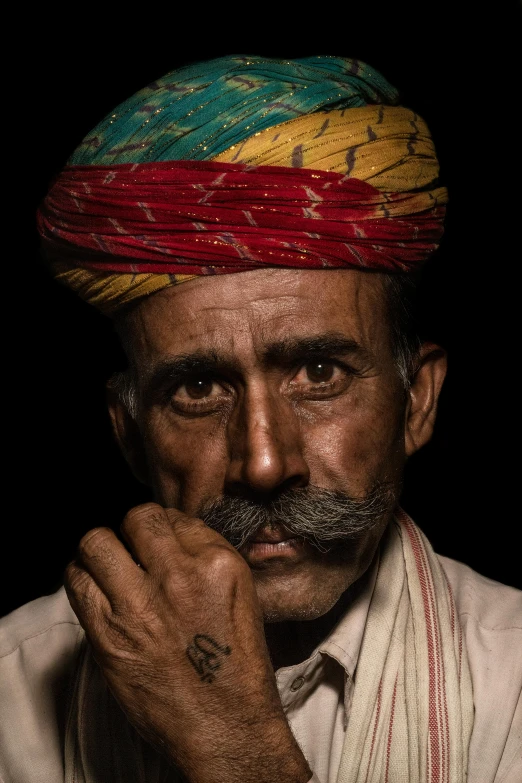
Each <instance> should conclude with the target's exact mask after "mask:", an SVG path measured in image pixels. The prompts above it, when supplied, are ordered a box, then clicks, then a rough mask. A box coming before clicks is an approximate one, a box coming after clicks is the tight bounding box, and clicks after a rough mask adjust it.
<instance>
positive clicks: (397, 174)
mask: <svg viewBox="0 0 522 783" xmlns="http://www.w3.org/2000/svg"><path fill="white" fill-rule="evenodd" d="M397 103H398V94H397V91H396V90H395V89H394V88H393V87H392V86H391V85H390V84H388V82H387V81H386V80H385V79H384V78H383V77H382V76H381V75H380V74H379V73H378V72H377V71H375V70H374V69H372V68H370V67H369V66H368V65H366V64H364V63H362V62H360V61H357V60H351V59H347V58H338V57H306V58H302V59H296V60H291V61H289V60H277V59H274V58H262V57H247V56H233V57H222V58H217V59H214V60H209V61H206V62H201V63H197V64H193V65H189V66H187V67H185V68H181V69H178V70H176V71H172V72H171V73H169V74H167V75H166V76H164V77H163V78H162V79H158V80H157V81H155V82H153V83H152V84H150V85H148V87H146V88H145V89H143V90H141V91H140V92H138V93H136V94H135V95H133V96H132V97H131V98H129V99H128V100H127V101H125V102H124V103H122V104H121V105H120V106H118V107H117V108H116V109H115V110H114V111H113V112H112V113H111V114H110V115H108V116H107V117H106V118H105V119H104V120H102V122H101V123H100V124H99V125H98V126H97V127H96V128H94V129H93V131H92V132H91V133H89V134H88V135H87V137H86V138H85V139H84V140H83V141H82V143H81V144H80V145H79V147H78V148H77V149H76V150H75V152H74V153H73V155H72V156H71V158H70V159H69V161H68V165H67V166H66V167H65V168H64V169H63V171H62V172H61V173H60V174H59V176H58V177H57V178H56V180H55V182H54V183H53V185H52V186H51V188H50V190H49V193H48V194H47V196H46V198H45V199H44V201H43V202H42V204H41V205H40V208H39V210H38V229H39V232H40V235H41V239H42V246H43V251H44V255H45V257H46V259H47V260H48V262H49V263H50V265H51V269H52V271H53V273H54V275H55V276H56V278H57V279H58V280H60V281H62V282H64V283H65V284H66V285H68V286H69V287H71V288H73V289H74V290H75V291H76V292H77V293H78V294H79V295H80V296H82V297H83V298H84V299H86V300H87V301H88V302H90V303H91V304H93V305H95V306H96V307H98V308H99V309H100V310H102V311H103V312H105V313H107V314H113V313H115V312H117V311H118V310H119V309H121V308H122V307H125V306H127V305H129V304H131V303H133V302H135V301H137V300H138V299H140V298H141V297H143V296H147V295H149V294H151V293H153V292H155V291H158V290H160V289H162V288H165V287H168V286H172V285H176V284H178V283H180V282H183V281H184V280H188V279H191V278H193V277H195V276H198V275H209V274H225V273H231V272H241V271H246V270H249V269H256V268H261V267H296V268H306V269H328V268H350V267H352V268H353V267H355V268H357V269H367V270H378V271H379V270H380V271H388V272H394V271H409V270H413V269H416V268H418V267H419V266H420V265H421V264H422V263H423V262H424V261H425V260H426V258H427V257H428V256H429V255H430V253H431V252H432V251H433V250H434V249H435V248H436V247H437V246H438V242H439V241H440V237H441V235H442V230H443V219H444V212H445V204H446V201H447V192H446V189H445V188H443V187H440V186H439V185H438V174H439V166H438V161H437V158H436V154H435V149H434V146H433V142H432V139H431V137H430V133H429V130H428V128H427V127H426V124H425V122H424V121H423V120H422V119H421V118H420V117H419V116H418V115H417V114H415V113H414V112H413V111H411V110H409V109H407V108H404V107H402V106H399V105H397Z"/></svg>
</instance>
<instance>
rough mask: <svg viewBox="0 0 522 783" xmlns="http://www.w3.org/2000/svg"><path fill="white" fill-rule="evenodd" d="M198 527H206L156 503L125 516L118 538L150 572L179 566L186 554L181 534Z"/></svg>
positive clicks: (198, 520)
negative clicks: (174, 565)
mask: <svg viewBox="0 0 522 783" xmlns="http://www.w3.org/2000/svg"><path fill="white" fill-rule="evenodd" d="M200 527H205V525H204V523H203V522H202V521H201V520H200V519H194V518H191V517H188V516H187V515H186V514H183V513H182V512H181V511H177V510H176V509H165V508H163V506H160V505H159V504H158V503H144V504H142V505H140V506H136V507H135V508H133V509H131V510H130V511H129V512H128V513H127V514H126V516H125V519H124V520H123V523H122V525H121V534H122V537H123V539H124V540H125V542H126V543H127V545H128V547H129V549H130V551H131V552H132V554H133V556H134V557H135V559H136V560H137V561H138V562H139V563H141V565H142V566H143V567H144V569H145V570H146V571H149V572H150V571H154V570H157V568H158V567H159V566H160V565H161V564H165V563H167V562H172V560H175V561H177V562H178V563H179V565H180V566H181V565H182V563H183V560H184V559H186V557H187V554H188V553H187V552H186V550H185V548H184V546H183V543H182V536H180V534H181V533H183V531H190V530H191V531H194V530H196V529H198V528H200Z"/></svg>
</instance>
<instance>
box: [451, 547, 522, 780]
mask: <svg viewBox="0 0 522 783" xmlns="http://www.w3.org/2000/svg"><path fill="white" fill-rule="evenodd" d="M438 557H439V561H440V563H441V565H442V568H443V569H444V572H445V573H446V576H447V578H448V581H449V583H450V586H451V590H452V592H453V595H454V598H455V604H456V607H457V613H458V615H459V619H460V624H461V627H462V631H463V636H464V642H465V647H466V651H467V657H468V661H469V667H470V673H471V681H472V687H473V701H474V705H475V720H474V726H473V734H472V737H471V743H470V767H469V780H470V781H474V780H477V781H478V780H480V781H482V780H495V781H499V782H500V781H505V783H508V782H510V781H512V780H517V779H518V777H519V775H520V764H521V761H520V759H522V753H521V734H522V705H521V696H520V694H521V690H522V655H521V650H522V591H521V590H517V589H516V588H514V587H509V586H508V585H504V584H501V583H500V582H496V581H494V580H493V579H488V578H487V577H485V576H482V575H481V574H478V573H477V572H476V571H473V569H471V568H469V566H466V565H464V564H463V563H459V562H458V561H456V560H451V559H450V558H447V557H442V556H440V555H439V556H438ZM517 770H518V771H517Z"/></svg>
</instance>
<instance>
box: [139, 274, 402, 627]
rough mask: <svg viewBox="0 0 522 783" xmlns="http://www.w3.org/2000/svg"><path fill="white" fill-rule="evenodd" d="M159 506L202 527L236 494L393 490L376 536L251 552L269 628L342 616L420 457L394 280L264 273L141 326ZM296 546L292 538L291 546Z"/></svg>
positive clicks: (266, 543)
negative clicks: (406, 470) (410, 463)
mask: <svg viewBox="0 0 522 783" xmlns="http://www.w3.org/2000/svg"><path fill="white" fill-rule="evenodd" d="M127 320H128V322H127V324H126V329H127V333H128V335H129V336H130V352H131V357H132V361H133V363H134V366H135V368H136V371H137V376H138V381H137V383H138V390H137V391H138V399H139V416H138V422H139V431H140V442H141V444H142V445H141V448H142V450H143V455H144V462H145V464H146V471H147V482H148V483H149V484H150V485H151V486H152V488H153V491H154V496H155V500H156V501H157V502H159V503H161V504H162V505H164V506H170V507H176V508H179V509H181V510H182V511H184V512H185V513H186V514H189V515H192V516H200V515H201V514H202V512H203V510H204V509H205V507H206V506H208V504H209V503H211V502H213V501H215V500H216V499H218V498H221V497H223V496H230V495H233V496H241V497H247V498H253V499H256V500H259V501H261V502H264V501H265V500H270V499H271V498H273V497H274V496H277V495H279V494H280V493H284V492H285V491H286V490H289V489H293V488H298V487H307V486H314V487H320V488H324V489H328V490H334V491H338V492H342V493H347V494H349V495H351V496H354V497H357V498H364V497H365V496H366V495H368V493H369V492H370V491H371V490H372V489H373V488H374V487H375V486H377V485H379V484H382V483H385V484H387V485H389V486H391V487H392V494H391V496H390V501H389V506H388V509H387V512H386V513H384V514H382V516H381V518H380V519H379V520H378V521H377V524H376V525H375V526H374V527H373V528H372V529H371V530H370V531H369V532H367V533H366V534H365V535H364V536H363V537H362V539H360V540H358V541H356V542H353V541H352V542H351V543H350V544H346V545H345V546H344V547H333V548H332V549H331V550H330V551H328V552H321V551H319V550H317V549H315V548H314V547H313V546H311V545H310V544H307V543H303V542H302V541H299V540H297V539H295V538H293V539H291V537H290V536H289V535H287V534H286V533H285V531H284V529H279V530H277V529H276V530H273V529H272V530H270V529H266V530H261V531H259V533H258V534H256V536H255V537H254V540H253V541H251V542H250V543H248V544H247V545H246V546H245V547H243V548H242V549H241V550H240V551H241V553H242V554H243V556H244V557H245V559H246V560H247V562H248V563H249V565H250V567H251V569H252V572H253V576H254V580H255V583H256V588H257V592H258V595H259V599H260V601H261V605H262V608H263V610H264V613H265V618H266V619H267V620H268V621H280V620H285V619H313V618H315V617H318V616H320V615H322V614H324V613H325V612H326V611H328V610H329V609H330V608H331V607H332V606H333V604H334V603H335V602H336V601H337V600H338V599H339V597H340V595H341V594H342V593H343V592H344V590H346V588H347V587H349V585H350V584H352V583H353V582H354V581H355V580H356V579H357V578H358V577H359V576H360V575H361V574H362V573H363V572H364V570H365V569H366V568H367V566H368V564H369V562H370V561H371V558H372V556H373V554H374V552H375V549H376V546H377V544H378V541H379V539H380V537H381V535H382V532H383V530H384V527H385V526H386V523H387V521H388V519H389V515H390V513H391V511H392V509H393V505H394V498H396V497H397V495H398V492H399V487H400V482H401V477H402V470H403V465H404V461H405V446H404V443H405V437H404V433H405V411H406V395H405V392H404V388H403V386H402V383H401V380H400V378H399V375H398V372H397V369H396V366H395V363H394V358H393V355H392V349H391V342H390V332H389V327H388V324H387V315H386V301H385V296H384V293H383V288H382V281H381V279H380V276H379V275H374V274H369V273H364V272H358V271H356V270H339V271H336V270H331V271H330V270H329V271H319V270H317V271H307V270H288V269H284V270H256V271H252V272H244V273H238V274H232V275H222V276H213V277H202V278H198V279H196V280H192V281H189V282H186V283H183V284H182V285H180V286H177V287H172V288H168V289H165V290H163V291H161V292H159V293H157V294H154V295H153V296H151V297H149V298H148V299H146V300H144V301H143V302H142V303H141V304H140V305H139V306H138V307H137V308H136V309H135V310H134V311H133V312H132V314H131V315H130V316H128V317H127ZM285 538H286V540H285Z"/></svg>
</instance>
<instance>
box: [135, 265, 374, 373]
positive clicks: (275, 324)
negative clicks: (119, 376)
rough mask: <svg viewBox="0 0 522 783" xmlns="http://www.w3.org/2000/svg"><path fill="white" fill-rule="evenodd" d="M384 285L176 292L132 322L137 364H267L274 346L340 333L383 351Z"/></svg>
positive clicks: (362, 279) (361, 282)
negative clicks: (204, 355) (215, 358)
mask: <svg viewBox="0 0 522 783" xmlns="http://www.w3.org/2000/svg"><path fill="white" fill-rule="evenodd" d="M319 274H321V273H319ZM322 274H323V275H324V274H325V273H322ZM330 281H331V283H332V284H329V283H330ZM344 281H346V282H344ZM278 282H279V283H281V285H277V283H278ZM289 282H290V283H292V284H290V285H288V283H289ZM379 282H380V281H378V280H377V279H375V278H374V277H373V276H370V275H368V273H366V274H364V275H363V274H362V273H361V274H357V273H355V274H352V275H349V276H348V275H341V276H339V275H335V274H334V275H332V277H331V278H330V276H328V277H319V278H318V277H317V276H315V277H313V278H312V279H310V278H308V279H301V280H299V279H297V280H296V279H294V280H293V281H289V280H284V279H283V280H279V281H278V280H276V279H274V280H270V281H265V284H264V285H263V284H262V285H255V286H253V287H249V286H246V290H243V287H241V288H239V287H237V286H235V287H232V289H233V290H230V291H227V290H226V289H225V290H222V289H220V287H219V286H217V287H215V288H213V289H212V288H209V289H207V290H206V291H203V292H202V293H204V294H205V295H204V296H199V295H198V291H196V290H193V291H190V290H189V289H187V291H186V293H187V294H188V296H185V294H184V293H183V292H182V291H176V290H174V289H170V292H169V291H167V292H165V293H164V294H163V292H160V293H159V294H156V295H154V296H153V297H151V300H149V301H148V302H146V303H145V305H144V307H141V308H138V309H137V310H136V311H135V312H134V313H133V314H132V315H131V317H130V319H129V321H128V325H129V327H130V332H131V334H130V335H129V336H130V342H131V346H130V347H131V350H132V353H133V354H134V356H133V359H135V360H136V361H137V362H138V363H139V364H140V365H142V367H143V365H144V364H146V365H150V363H151V362H152V363H154V362H155V361H156V360H157V359H158V358H159V357H164V356H166V355H168V354H173V355H175V354H176V353H187V352H191V351H210V350H214V351H215V352H217V353H219V354H222V355H224V356H225V357H226V358H235V359H236V360H240V361H241V360H244V361H247V362H248V361H252V359H253V358H254V356H256V357H257V358H259V355H260V353H261V352H262V351H263V348H264V346H265V345H266V344H268V343H273V342H274V341H277V340H282V339H285V338H299V337H307V336H315V335H318V334H321V333H322V332H325V331H332V330H334V331H338V332H344V333H345V334H346V336H347V337H349V338H352V339H355V340H356V341H358V342H360V343H361V344H363V345H364V346H366V347H368V348H372V347H373V348H374V349H375V347H376V346H377V345H378V344H380V345H382V343H383V338H384V341H385V343H386V342H387V340H386V336H385V334H383V330H386V326H385V324H384V323H383V318H382V316H383V315H385V314H386V311H385V307H384V296H383V291H382V287H381V286H380V285H379ZM266 283H269V284H266ZM318 283H324V284H318ZM181 293H183V296H180V294H181ZM386 331H387V330H386Z"/></svg>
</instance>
